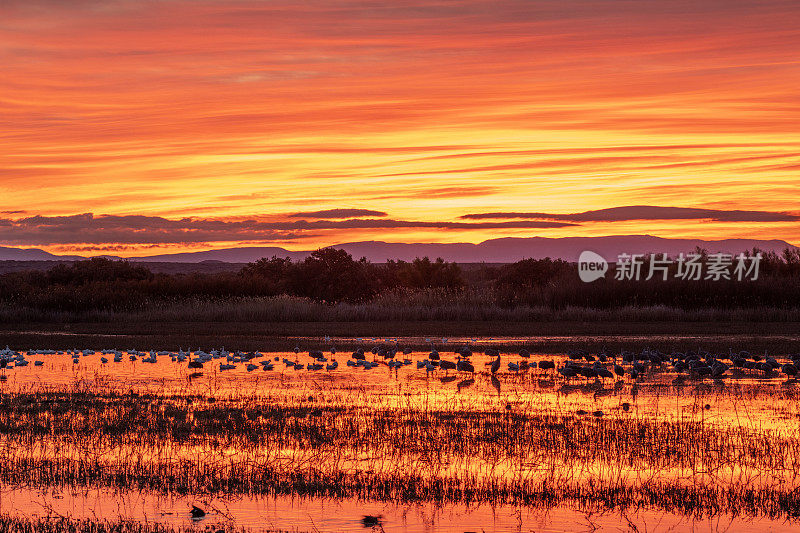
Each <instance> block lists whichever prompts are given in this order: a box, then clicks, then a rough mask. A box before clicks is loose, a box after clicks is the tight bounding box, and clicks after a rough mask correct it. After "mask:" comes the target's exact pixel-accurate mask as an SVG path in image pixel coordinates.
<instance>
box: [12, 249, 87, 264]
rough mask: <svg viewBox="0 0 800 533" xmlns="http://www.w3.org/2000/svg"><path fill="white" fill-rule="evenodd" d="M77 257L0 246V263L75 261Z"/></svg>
mask: <svg viewBox="0 0 800 533" xmlns="http://www.w3.org/2000/svg"><path fill="white" fill-rule="evenodd" d="M77 259H84V258H83V257H81V256H78V255H54V254H51V253H50V252H45V251H44V250H39V249H38V248H9V247H6V246H0V261H75V260H77Z"/></svg>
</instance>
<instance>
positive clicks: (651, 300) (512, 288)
mask: <svg viewBox="0 0 800 533" xmlns="http://www.w3.org/2000/svg"><path fill="white" fill-rule="evenodd" d="M756 252H758V250H753V251H752V253H756ZM762 255H763V259H762V261H761V266H760V278H759V280H757V281H753V282H738V281H735V280H731V281H685V280H680V279H670V280H668V281H662V280H660V279H659V280H655V279H654V280H650V281H642V280H640V281H635V280H615V279H613V276H607V277H606V279H600V280H598V281H596V282H593V283H583V282H581V281H580V280H579V278H578V275H577V266H576V265H575V264H574V263H569V262H567V261H563V260H560V259H549V258H545V259H523V260H521V261H517V262H515V263H511V264H505V265H483V264H473V265H458V264H455V263H452V262H448V261H444V260H442V259H441V258H438V259H435V260H431V259H430V258H428V257H422V258H417V259H414V260H413V261H410V262H407V261H393V260H392V261H388V262H386V263H382V264H375V263H371V262H369V261H367V260H366V259H364V258H361V259H354V258H353V257H352V256H351V255H350V254H348V253H347V252H346V251H344V250H340V249H335V248H323V249H320V250H317V251H315V252H313V253H311V254H310V255H309V256H308V257H307V258H305V259H303V260H300V261H292V260H291V259H289V258H281V257H271V258H262V259H259V260H258V261H255V262H252V263H249V264H247V265H245V266H244V267H242V268H241V269H240V270H239V271H238V272H220V273H212V274H208V273H188V274H165V273H153V272H152V271H151V270H150V269H148V268H147V267H146V266H144V265H138V264H135V263H131V262H128V261H124V260H110V259H105V258H92V259H87V260H84V261H76V262H73V263H63V264H57V265H55V266H53V267H51V268H50V269H48V270H45V271H35V270H29V271H21V272H12V273H7V274H3V275H0V303H2V304H3V305H7V306H14V305H16V306H24V307H34V308H39V309H47V310H53V311H78V312H80V311H88V310H111V311H123V310H146V309H147V307H148V306H150V305H154V304H155V303H163V302H179V301H184V300H187V299H195V300H197V299H229V298H240V297H270V296H278V295H289V296H296V297H305V298H309V299H312V300H315V301H319V302H325V303H330V304H334V303H339V302H346V303H351V304H357V303H359V302H366V301H369V300H370V299H372V298H374V297H376V296H378V295H385V294H391V293H394V294H397V295H398V300H397V301H398V305H400V304H402V296H403V295H408V294H410V293H416V292H419V291H438V293H439V294H442V295H443V296H442V297H443V298H444V297H446V295H447V294H453V293H456V292H459V291H482V294H485V295H486V298H488V299H489V300H490V301H491V302H492V303H494V304H499V305H502V306H508V307H513V306H520V305H527V306H546V307H551V308H564V307H570V306H574V307H591V308H599V309H603V308H613V307H619V306H629V305H633V306H637V305H638V306H645V305H664V306H671V307H680V308H685V309H693V308H701V307H749V308H752V307H757V306H765V307H767V306H769V307H780V308H786V307H797V306H798V302H800V253H799V252H798V251H797V250H786V251H784V252H783V253H782V254H776V253H772V252H762Z"/></svg>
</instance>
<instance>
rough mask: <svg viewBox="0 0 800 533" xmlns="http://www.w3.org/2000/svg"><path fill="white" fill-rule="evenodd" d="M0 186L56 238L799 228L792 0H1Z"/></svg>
mask: <svg viewBox="0 0 800 533" xmlns="http://www.w3.org/2000/svg"><path fill="white" fill-rule="evenodd" d="M0 198H2V205H0V245H4V246H18V247H38V248H43V249H46V250H49V251H52V252H56V253H64V252H81V253H86V254H91V253H103V252H113V253H115V254H117V255H122V256H126V255H142V254H151V253H165V252H173V251H183V250H200V249H211V248H222V247H231V246H238V245H254V244H264V245H278V246H283V247H286V248H289V249H309V248H312V247H316V246H320V245H328V244H334V243H339V242H348V241H356V240H372V239H375V240H386V241H396V242H480V241H482V240H485V239H490V238H495V237H503V236H544V237H561V236H595V235H625V234H645V233H647V234H651V235H657V236H661V237H696V238H706V239H717V238H733V237H740V238H763V239H784V240H786V241H788V242H790V243H793V244H796V245H800V204H799V203H798V198H800V3H798V2H797V1H796V0H790V1H774V0H765V1H763V2H742V1H737V0H720V1H704V0H691V1H690V0H681V1H650V0H639V1H631V0H624V1H623V0H619V1H616V0H609V1H570V0H550V1H537V0H521V1H509V2H487V1H478V0H467V1H461V0H452V1H451V0H441V1H436V2H411V1H406V0H396V1H386V2H368V1H350V2H323V1H314V0H312V1H307V2H297V3H291V2H285V1H284V0H277V1H263V2H254V1H250V2H246V1H239V0H207V1H199V0H191V1H188V0H187V1H182V0H161V1H155V0H152V1H137V0H102V1H100V0H97V1H94V0H73V1H63V0H48V1H38V0H25V1H17V0H3V1H2V2H1V3H0ZM626 206H640V207H636V208H631V209H620V210H610V211H606V210H608V209H610V208H617V207H626ZM667 207H669V208H674V207H677V208H693V209H694V210H692V211H689V210H681V209H659V208H667Z"/></svg>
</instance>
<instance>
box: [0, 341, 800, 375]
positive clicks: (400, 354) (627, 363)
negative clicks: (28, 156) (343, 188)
mask: <svg viewBox="0 0 800 533" xmlns="http://www.w3.org/2000/svg"><path fill="white" fill-rule="evenodd" d="M329 340H330V339H329V338H326V341H329ZM293 351H294V354H295V355H294V358H293V359H292V358H290V357H285V356H284V357H280V356H275V355H268V354H265V353H262V352H242V351H236V352H230V351H227V350H225V349H221V350H211V351H209V352H205V351H203V350H200V349H197V350H194V351H192V350H189V351H184V350H183V349H180V350H178V351H177V352H173V351H166V350H165V351H155V350H152V351H149V352H141V351H137V350H125V351H121V350H116V349H112V350H99V351H95V350H89V349H86V350H64V351H59V350H28V351H27V352H20V351H14V350H11V349H10V348H9V347H8V346H6V348H5V349H2V350H0V369H2V370H3V371H5V370H6V369H11V368H15V367H25V366H27V365H28V364H29V363H30V361H29V360H28V359H27V358H35V359H34V361H33V364H34V366H37V367H39V366H43V365H44V360H43V358H39V356H49V355H67V356H69V357H72V362H73V364H75V365H78V364H80V362H81V358H82V357H88V356H97V355H99V356H100V363H101V364H107V363H109V362H114V363H121V362H122V361H123V358H124V357H127V359H128V360H129V361H132V362H133V361H140V362H142V363H149V364H155V363H157V362H158V361H159V360H161V359H169V360H170V361H172V362H174V363H186V364H187V367H188V368H191V369H196V370H199V369H203V368H207V365H209V366H210V365H211V364H213V363H214V362H218V364H219V370H220V371H225V370H233V369H236V368H238V367H239V365H243V367H244V368H245V369H246V370H247V371H248V372H252V371H254V370H259V369H260V370H263V371H271V370H275V369H276V367H277V369H278V370H283V371H288V370H293V371H300V370H305V371H311V372H314V371H322V370H323V369H324V370H326V371H328V372H331V371H335V370H337V369H338V368H339V362H338V361H337V360H336V359H335V358H334V357H335V356H336V353H337V351H336V348H329V349H328V350H327V351H322V350H309V351H308V352H303V353H302V355H303V356H304V357H306V354H307V357H306V358H305V359H304V360H303V361H301V350H300V348H299V347H295V348H294V350H293ZM412 353H413V351H412V350H411V349H410V348H401V347H400V346H399V342H398V341H395V342H394V343H393V344H381V345H376V346H374V347H373V348H372V349H371V350H369V351H368V350H365V349H364V348H358V349H357V350H355V351H354V352H352V353H351V354H350V356H349V357H347V360H346V363H345V364H346V366H347V367H352V368H354V369H356V368H360V369H363V370H371V369H373V368H378V367H380V366H384V367H387V368H389V369H390V370H398V369H400V368H401V367H405V366H409V367H410V366H412V365H414V361H413V360H412V358H411V355H412ZM474 354H475V352H473V350H472V348H471V347H470V346H462V347H460V348H456V349H455V350H451V351H449V352H444V351H442V352H440V351H438V350H437V349H435V348H431V350H430V352H429V353H428V354H427V356H425V357H424V358H422V359H418V360H416V368H417V369H418V370H424V371H425V372H426V373H427V374H430V373H433V372H441V371H444V373H445V375H448V373H449V372H450V371H453V372H454V373H461V374H475V373H476V369H475V363H474V362H473V361H474V357H473V355H474ZM483 354H484V355H485V356H488V360H487V361H485V367H486V368H485V369H484V370H483V372H484V373H490V374H491V375H494V374H497V373H498V372H500V371H501V370H507V371H508V372H510V373H515V374H516V373H524V372H529V371H533V370H535V369H539V370H541V371H544V372H548V371H549V372H551V373H554V372H557V373H558V374H560V375H561V376H563V377H564V378H566V379H568V380H572V379H573V378H577V379H579V378H586V379H596V380H605V379H622V378H624V377H625V376H628V377H629V378H630V379H633V380H635V379H637V378H639V376H641V375H643V374H645V373H646V372H648V371H671V372H674V373H677V374H687V375H691V376H696V377H709V378H714V379H722V378H725V377H727V376H728V375H729V374H728V371H729V370H731V369H741V370H749V371H754V372H758V373H760V375H762V376H765V377H777V376H779V375H781V374H785V375H786V376H788V377H789V378H794V377H795V376H797V374H798V369H800V354H790V355H789V356H787V357H786V358H782V359H783V362H779V361H778V360H777V359H776V358H775V357H772V356H768V355H766V354H764V355H763V356H762V355H758V354H751V353H750V352H747V351H739V352H733V351H729V352H728V353H727V354H712V353H710V352H706V351H702V350H698V351H688V352H685V353H684V352H674V353H669V354H666V353H663V352H660V351H657V350H642V351H641V352H638V353H637V352H631V351H622V352H619V353H611V352H608V351H605V350H603V351H600V352H595V353H590V352H588V351H584V350H581V351H573V352H570V353H568V354H567V357H566V359H565V360H564V362H563V363H561V364H557V363H556V362H555V361H554V360H552V359H541V360H538V361H536V360H533V359H532V358H531V352H530V351H529V350H525V349H523V350H520V351H518V352H517V353H516V354H511V353H505V354H501V352H500V350H498V349H496V348H486V349H484V350H483ZM504 358H505V359H509V360H508V361H506V365H505V368H503V365H502V361H503V359H504ZM280 365H282V366H280ZM757 375H758V374H757Z"/></svg>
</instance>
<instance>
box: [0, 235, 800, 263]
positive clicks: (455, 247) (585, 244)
mask: <svg viewBox="0 0 800 533" xmlns="http://www.w3.org/2000/svg"><path fill="white" fill-rule="evenodd" d="M332 246H333V247H334V248H342V249H344V250H346V251H347V252H348V253H350V254H351V255H352V256H353V257H354V258H356V259H358V258H361V257H366V258H367V259H368V260H369V261H372V262H374V263H382V262H385V261H386V260H388V259H401V260H404V261H411V260H413V259H414V258H416V257H424V256H428V257H430V258H437V257H441V258H442V259H444V260H446V261H454V262H457V263H479V262H486V263H512V262H514V261H519V260H520V259H525V258H535V259H541V258H544V257H551V258H553V259H555V258H559V259H565V260H567V261H577V259H578V256H579V255H580V253H581V252H582V251H584V250H591V251H593V252H596V253H598V254H600V255H601V256H603V257H605V258H606V259H608V260H609V261H613V260H615V259H616V257H617V255H619V254H622V253H628V254H634V253H658V254H660V253H667V254H669V255H671V256H675V255H677V254H678V253H680V252H692V251H694V250H695V249H696V248H704V249H706V250H708V251H709V252H711V253H713V252H726V253H731V254H736V253H739V252H742V251H745V250H751V249H752V248H754V247H756V248H759V249H761V250H764V251H775V252H781V251H783V250H784V249H785V248H797V247H796V246H793V245H791V244H789V243H787V242H786V241H782V240H757V239H724V240H701V239H669V238H662V237H654V236H651V235H614V236H604V237H560V238H548V237H524V238H516V237H507V238H502V239H490V240H487V241H483V242H481V243H478V244H472V243H449V244H438V243H390V242H383V241H363V242H349V243H342V244H335V245H332ZM310 253H311V250H305V251H290V250H287V249H285V248H279V247H241V248H224V249H220V250H207V251H202V252H184V253H176V254H158V255H149V256H141V257H129V258H128V260H130V261H132V262H171V263H199V262H203V261H220V262H226V263H248V262H251V261H255V260H257V259H259V258H261V257H272V256H273V255H274V256H278V257H290V258H291V259H293V260H300V259H304V258H305V257H307V256H308V255H309V254H310ZM102 257H110V258H115V259H116V258H118V257H116V256H109V255H104V256H102ZM80 259H86V257H84V256H77V255H55V254H51V253H49V252H46V251H44V250H40V249H36V248H10V247H0V261H75V260H80Z"/></svg>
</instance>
